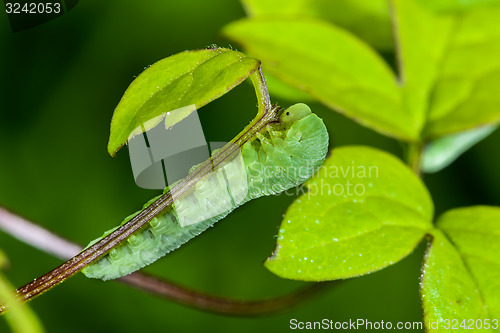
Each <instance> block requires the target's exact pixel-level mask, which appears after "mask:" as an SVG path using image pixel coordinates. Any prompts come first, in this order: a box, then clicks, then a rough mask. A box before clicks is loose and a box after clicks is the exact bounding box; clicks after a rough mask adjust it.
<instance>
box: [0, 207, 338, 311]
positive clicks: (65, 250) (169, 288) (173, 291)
mask: <svg viewBox="0 0 500 333" xmlns="http://www.w3.org/2000/svg"><path fill="white" fill-rule="evenodd" d="M0 229H2V230H3V231H5V232H6V233H8V234H10V235H11V236H13V237H15V238H17V239H18V240H20V241H22V242H24V243H27V244H29V245H31V246H33V247H35V248H38V249H40V250H42V251H44V252H47V253H49V254H52V255H54V256H55V257H58V258H61V259H65V260H66V259H68V258H71V257H72V256H73V255H74V254H76V253H78V252H79V251H80V250H81V247H80V246H79V245H77V244H75V243H72V242H70V241H68V240H66V239H64V238H62V237H60V236H58V235H56V234H54V233H52V232H50V231H48V230H46V229H44V228H42V227H40V226H38V225H36V224H34V223H33V222H30V221H28V220H26V219H24V218H22V217H20V216H18V215H16V214H14V213H11V212H9V211H7V210H6V209H4V208H2V207H0ZM117 281H119V282H122V283H124V284H126V285H129V286H131V287H134V288H137V289H139V290H143V291H146V292H149V293H151V294H153V295H157V296H161V297H163V298H166V299H168V300H171V301H174V302H177V303H180V304H182V305H186V306H189V307H192V308H196V309H200V310H205V311H210V312H215V313H219V314H224V315H235V316H256V315H265V314H270V313H274V312H278V311H283V310H285V309H288V308H290V307H292V306H295V305H297V304H299V303H301V302H303V301H304V300H306V299H308V298H310V297H312V296H314V295H316V294H318V293H319V292H320V291H322V290H324V289H325V288H326V287H327V286H331V285H332V284H328V283H316V284H312V285H309V286H307V287H304V288H302V289H299V290H297V291H295V292H293V293H291V294H288V295H284V296H280V297H276V298H270V299H264V300H255V301H243V300H232V299H228V298H221V297H217V296H212V295H207V294H204V293H201V292H197V291H193V290H190V289H187V288H185V287H182V286H179V285H176V284H175V283H173V282H171V281H167V280H164V279H160V278H157V277H154V276H151V275H146V274H144V273H133V274H130V275H127V276H124V277H122V278H120V279H117ZM2 310H4V309H2V308H1V307H0V313H1V312H2Z"/></svg>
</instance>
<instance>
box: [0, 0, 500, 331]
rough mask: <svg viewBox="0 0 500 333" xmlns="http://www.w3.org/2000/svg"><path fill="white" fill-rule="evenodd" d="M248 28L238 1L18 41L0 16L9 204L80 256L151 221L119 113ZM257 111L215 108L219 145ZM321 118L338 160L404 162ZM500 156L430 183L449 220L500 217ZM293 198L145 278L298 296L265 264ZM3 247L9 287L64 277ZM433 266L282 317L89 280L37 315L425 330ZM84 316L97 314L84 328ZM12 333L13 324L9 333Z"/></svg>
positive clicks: (246, 214) (242, 326) (85, 22)
mask: <svg viewBox="0 0 500 333" xmlns="http://www.w3.org/2000/svg"><path fill="white" fill-rule="evenodd" d="M428 2H429V3H432V4H434V3H437V2H433V1H428ZM458 2H459V1H456V3H458ZM460 2H461V3H465V2H462V1H460ZM481 2H486V1H481ZM439 3H446V1H440V2H439ZM468 3H471V2H470V1H469V2H468ZM436 6H437V5H436ZM442 8H444V9H446V6H442ZM244 15H245V13H244V11H243V8H242V7H241V6H240V4H239V3H238V2H236V1H234V0H214V1H210V2H208V1H201V0H190V1H184V2H181V1H161V0H155V1H150V2H148V3H147V4H143V3H141V4H138V3H137V2H133V1H113V0H111V1H107V2H102V1H85V2H80V3H79V4H78V5H77V6H76V7H75V8H74V9H73V10H71V11H70V12H69V13H68V14H65V15H63V16H61V17H60V18H58V19H55V20H53V21H51V22H48V23H47V24H44V25H41V26H38V27H36V28H33V29H29V30H25V31H22V32H18V33H12V31H11V30H10V27H9V24H8V20H7V18H6V17H5V16H2V15H0V17H1V18H0V45H1V46H0V47H1V49H2V50H4V51H3V52H0V59H1V62H0V68H1V69H0V71H1V73H2V80H0V96H1V97H0V101H1V103H2V104H1V105H2V107H1V110H0V152H1V155H0V204H1V205H3V206H6V207H8V208H10V209H12V210H14V211H17V212H18V213H20V214H21V215H23V216H26V217H28V218H30V219H32V220H34V221H36V222H37V223H39V224H40V225H42V226H44V227H47V228H49V229H51V230H54V231H57V232H58V233H59V234H61V235H63V236H64V237H67V238H69V239H71V240H74V241H77V242H79V243H81V244H84V243H86V242H88V240H89V239H93V238H95V237H96V236H98V235H99V234H100V233H101V232H102V230H104V229H107V228H110V227H112V226H114V225H116V224H117V223H118V222H119V221H121V220H122V218H123V217H124V216H126V215H128V214H129V213H131V212H133V211H135V210H136V209H138V208H140V206H141V204H142V203H143V202H145V201H147V200H148V199H149V198H150V197H152V196H153V195H155V194H157V192H154V191H148V190H144V189H140V188H138V187H136V186H135V184H134V181H133V177H132V173H131V170H130V164H129V161H128V158H127V154H126V153H124V152H123V153H122V154H120V155H121V156H120V155H119V156H118V157H117V158H115V159H111V158H110V157H109V156H108V155H107V152H106V142H107V138H108V135H109V125H110V121H111V115H112V112H113V109H114V108H115V106H116V105H117V104H118V101H119V99H120V97H121V96H122V94H123V91H125V89H126V88H127V86H128V85H129V84H130V82H131V81H132V80H133V78H134V76H135V75H138V74H139V73H140V72H141V71H142V70H143V68H144V67H145V66H148V65H150V64H152V63H154V62H155V61H157V60H159V59H162V58H164V57H166V56H168V55H171V54H174V53H177V52H180V51H183V50H185V49H197V48H200V47H204V46H208V45H211V44H213V43H214V42H216V43H218V44H219V45H223V46H225V45H227V41H225V40H224V39H222V38H221V37H220V35H219V31H220V29H221V28H222V27H223V26H224V25H226V24H228V23H230V22H232V21H234V20H237V19H240V18H242V17H244ZM366 22H367V24H369V23H370V22H369V21H366ZM179 31H182V33H180V32H179ZM388 52H389V54H390V52H391V51H388ZM384 58H386V55H384ZM272 98H273V100H274V101H276V102H279V104H280V105H282V106H287V105H289V104H291V103H292V102H294V100H292V99H290V96H288V97H287V98H285V97H281V96H272ZM255 105H256V101H255V97H254V92H253V89H252V88H250V86H245V85H240V86H238V87H237V88H235V89H234V90H233V91H232V92H230V93H229V94H227V95H225V96H224V97H223V98H221V99H219V100H217V101H215V102H212V103H210V104H208V105H207V106H205V107H204V109H205V108H206V110H204V111H203V112H201V113H200V117H201V119H202V122H203V126H204V130H205V134H206V136H207V139H208V140H209V141H223V140H227V139H229V138H232V137H233V136H234V135H235V134H236V133H238V132H239V130H240V129H241V128H243V127H244V126H245V125H246V124H247V123H248V121H250V120H251V119H252V118H253V116H254V115H255V113H256V107H255ZM311 106H312V108H313V110H314V112H316V113H317V114H318V115H320V116H321V117H322V118H323V119H324V120H325V123H326V124H327V126H328V128H329V132H330V133H331V147H334V146H342V145H346V144H364V145H370V146H374V147H377V148H379V149H382V150H386V151H390V152H393V153H396V154H400V146H399V144H398V143H397V142H395V141H394V140H392V139H389V138H387V137H384V136H381V135H379V134H378V133H375V132H373V131H372V130H369V129H367V128H365V127H361V126H359V125H358V124H356V123H355V122H353V121H351V120H349V119H346V118H345V117H343V116H341V115H339V114H336V113H332V112H331V111H330V110H328V109H327V108H325V107H324V106H322V105H321V104H316V103H315V104H312V105H311ZM205 111H206V112H205ZM229 113H230V114H231V117H230V119H229V117H227V115H228V114H229ZM207 115H209V116H207ZM222 119H224V120H222ZM499 143H500V133H499V132H498V131H497V132H495V133H494V134H492V135H491V136H490V137H488V138H487V139H485V140H484V141H482V142H480V143H479V144H478V145H477V146H475V147H474V148H472V149H471V150H470V151H468V152H466V153H465V154H464V155H463V156H462V157H460V158H459V159H458V160H457V162H456V163H454V164H453V165H452V166H450V167H449V168H447V169H445V170H444V171H442V172H440V173H438V174H435V175H429V176H426V178H425V182H426V184H427V186H428V187H429V188H430V191H431V193H433V198H434V199H435V205H436V210H437V212H438V213H441V212H443V211H444V210H447V209H449V208H452V207H457V206H465V205H473V204H489V205H499V204H500V199H499V198H500V175H499V174H498V170H499V169H500V159H499V157H498V156H497V155H495V154H492V152H494V151H497V150H498V144H499ZM457 179H458V180H459V181H457ZM293 199H294V198H293V197H289V196H285V195H281V196H277V197H272V198H263V199H260V200H257V201H255V202H252V203H249V204H248V205H246V206H244V207H241V208H239V209H238V210H236V211H235V212H234V213H233V214H232V215H231V216H230V217H228V218H227V219H225V221H223V222H221V223H220V224H219V225H218V226H217V227H216V228H214V229H213V230H210V231H208V232H206V233H204V235H203V237H199V238H196V239H195V240H193V241H192V242H190V244H189V245H186V246H184V247H182V248H180V249H179V250H178V251H176V252H175V253H173V254H171V255H169V256H168V257H166V258H165V259H163V260H161V261H158V262H157V263H155V264H154V265H152V266H151V267H150V268H148V269H147V270H148V271H150V272H154V273H158V274H161V275H163V276H166V277H168V278H171V279H173V280H175V281H178V282H180V283H183V284H186V285H189V286H191V287H193V288H197V289H201V290H204V291H207V292H211V293H217V294H221V295H226V296H231V297H241V298H259V297H268V296H271V295H277V294H283V293H285V292H287V291H289V290H292V289H294V288H295V287H297V286H300V285H301V283H300V282H295V281H289V280H283V279H280V278H278V277H276V276H274V275H273V274H271V273H269V272H268V271H267V270H266V269H265V268H264V267H262V265H261V263H262V261H263V260H264V259H265V258H266V257H267V256H268V255H269V253H270V252H271V251H272V249H273V247H274V243H275V238H274V235H276V233H277V231H278V226H279V223H280V221H281V218H282V214H283V213H284V212H285V209H286V207H287V206H288V205H289V204H290V203H291V202H292V200H293ZM0 248H2V249H4V250H5V251H6V252H7V254H8V256H9V259H10V262H11V265H10V268H9V269H8V270H6V271H5V274H6V275H7V277H8V278H9V280H10V281H11V282H12V283H13V284H14V285H16V286H20V285H22V284H24V283H26V282H28V281H30V280H31V279H33V278H34V277H36V276H39V275H41V274H43V273H45V272H47V271H48V270H49V269H51V268H53V267H55V266H56V265H58V264H60V261H59V260H57V259H54V258H51V257H49V256H48V255H46V254H44V253H41V252H39V251H37V250H34V249H31V248H30V247H29V246H27V245H25V244H21V243H19V242H18V241H16V240H14V239H12V238H11V237H9V236H7V235H5V234H3V233H0ZM422 253H423V247H422V246H420V247H419V248H418V249H417V250H416V251H415V253H413V254H411V255H410V256H409V257H407V258H406V259H405V260H403V261H402V262H400V263H398V264H396V265H394V266H391V267H389V268H387V269H385V270H383V271H381V272H378V273H376V274H371V275H368V276H364V277H362V278H357V279H352V280H350V281H348V282H346V283H344V284H342V285H341V286H340V287H338V288H335V289H332V290H330V291H328V292H325V293H324V295H322V296H321V297H319V298H317V299H315V300H312V301H310V302H308V303H306V304H304V305H303V306H301V307H299V308H297V309H294V310H292V311H290V312H288V313H284V314H280V315H277V316H273V317H265V318H257V319H248V318H244V319H242V318H227V317H221V316H218V315H212V314H207V313H202V312H199V311H196V310H192V309H188V308H185V307H182V306H179V305H176V304H173V303H170V302H166V301H164V300H161V299H158V298H155V297H153V296H150V295H147V294H144V293H142V292H138V291H135V290H132V289H130V288H128V287H125V286H122V285H119V284H116V283H113V282H101V281H92V280H89V279H86V278H84V277H82V276H77V277H75V278H73V279H71V280H69V281H68V282H66V283H65V284H63V285H61V286H59V287H57V288H55V289H54V290H52V291H51V292H50V293H47V294H46V295H44V296H43V297H40V298H39V299H37V300H35V301H34V302H32V303H31V304H30V305H31V307H32V308H34V310H35V311H36V313H37V314H38V315H39V317H40V318H41V320H42V322H43V324H44V326H45V327H46V331H47V332H66V331H67V330H68V327H71V331H72V332H75V333H78V332H89V331H92V332H109V331H112V332H117V331H119V332H125V333H126V332H136V331H137V330H143V329H144V328H145V325H147V327H148V329H150V330H153V329H157V330H167V331H173V332H204V331H217V332H234V331H238V332H254V331H257V330H265V331H275V332H285V331H288V327H289V320H290V319H291V318H297V319H299V320H321V319H323V318H331V319H335V320H339V321H343V320H349V319H353V318H357V317H363V318H366V319H367V320H371V321H379V320H382V319H383V320H385V321H394V322H395V321H420V320H421V305H420V301H419V294H418V279H417V276H418V274H419V271H420V262H421V257H422ZM389 286H390V287H389ZM381 302H383V306H381ZM131 309H132V310H131ZM132 312H133V313H132ZM82 313H85V314H87V315H86V316H85V320H82V315H81V314H82ZM124 314H127V315H126V316H124ZM75 322H78V325H74V324H75ZM7 330H8V328H7V326H6V323H5V321H4V320H3V318H2V319H1V320H0V331H1V332H4V331H7ZM361 332H362V331H361Z"/></svg>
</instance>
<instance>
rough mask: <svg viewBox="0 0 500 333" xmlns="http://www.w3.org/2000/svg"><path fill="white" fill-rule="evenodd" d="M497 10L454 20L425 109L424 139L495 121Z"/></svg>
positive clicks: (498, 105) (499, 113)
mask: <svg viewBox="0 0 500 333" xmlns="http://www.w3.org/2000/svg"><path fill="white" fill-rule="evenodd" d="M499 20H500V6H494V7H493V6H489V7H484V8H483V7H481V8H478V9H475V10H471V11H467V12H466V13H464V14H463V15H462V16H460V17H458V18H457V19H456V24H455V27H454V29H453V31H454V35H453V36H452V37H451V38H450V41H449V42H448V50H447V52H446V56H445V57H444V59H443V61H442V65H441V67H440V73H439V75H438V80H437V82H436V84H435V89H434V92H433V98H432V101H431V105H430V110H429V117H428V121H429V123H428V125H427V127H426V130H425V137H426V138H427V139H434V138H437V137H440V136H444V135H447V134H452V133H457V132H461V131H465V130H468V129H472V128H474V127H478V126H484V125H487V124H496V123H498V122H500V94H498V87H499V86H500V60H499V59H500V28H499V25H498V22H499Z"/></svg>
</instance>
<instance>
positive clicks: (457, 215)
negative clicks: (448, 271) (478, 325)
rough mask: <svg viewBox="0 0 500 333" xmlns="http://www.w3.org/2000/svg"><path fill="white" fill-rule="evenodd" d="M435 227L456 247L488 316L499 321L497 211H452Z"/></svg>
mask: <svg viewBox="0 0 500 333" xmlns="http://www.w3.org/2000/svg"><path fill="white" fill-rule="evenodd" d="M437 226H438V227H439V228H440V229H442V230H443V232H444V233H445V234H446V236H448V238H449V239H450V240H451V242H452V243H453V244H454V245H455V247H456V248H457V250H458V253H459V254H460V256H461V258H462V260H463V262H464V264H465V266H466V268H467V272H468V274H469V275H470V276H471V278H472V280H473V281H474V283H475V289H477V290H478V293H479V294H480V296H481V299H482V301H483V304H482V305H483V307H484V308H485V309H486V311H487V313H488V314H489V317H490V318H492V319H493V318H497V319H500V208H499V207H487V206H475V207H468V208H460V209H454V210H451V211H449V212H447V213H445V214H443V216H441V218H440V219H439V221H438V223H437ZM459 305H460V306H461V304H459ZM472 318H474V317H472Z"/></svg>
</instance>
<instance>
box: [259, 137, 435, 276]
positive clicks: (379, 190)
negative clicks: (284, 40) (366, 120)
mask: <svg viewBox="0 0 500 333" xmlns="http://www.w3.org/2000/svg"><path fill="white" fill-rule="evenodd" d="M306 186H307V188H308V190H309V191H308V192H307V193H305V194H303V195H302V196H301V197H299V198H298V199H297V200H295V202H294V203H293V204H292V205H291V206H290V207H289V209H288V210H287V212H286V214H285V216H284V218H283V222H282V224H281V228H280V231H279V235H278V243H277V246H276V251H275V252H274V253H273V255H272V256H271V257H270V258H268V260H267V261H266V263H265V265H266V267H267V268H268V269H269V270H270V271H271V272H273V273H274V274H277V275H279V276H281V277H284V278H289V279H297V280H308V281H321V280H334V279H344V278H349V277H353V276H358V275H362V274H367V273H370V272H373V271H377V270H380V269H382V268H384V267H386V266H389V265H391V264H394V263H395V262H397V261H399V260H401V259H402V258H403V257H405V256H406V255H408V254H409V253H410V252H411V251H412V250H413V249H414V248H415V246H416V245H417V244H418V243H419V242H420V241H421V240H422V238H423V237H424V236H425V234H426V233H427V232H428V231H429V230H430V229H432V223H431V221H432V216H433V204H432V201H431V198H430V196H429V193H428V192H427V189H426V188H425V187H424V185H423V184H422V182H421V181H420V179H418V178H417V177H416V176H415V174H414V173H412V171H411V170H410V169H408V167H406V166H405V165H404V164H403V163H402V162H401V161H400V160H398V159H397V158H395V157H394V156H392V155H390V154H387V153H384V152H382V151H379V150H376V149H372V148H368V147H354V146H353V147H343V148H338V149H335V150H333V151H332V153H331V156H330V157H329V158H328V159H327V160H326V161H325V163H324V164H323V166H322V167H321V168H320V170H319V171H318V172H317V173H316V174H315V175H314V176H313V177H312V178H311V179H310V180H308V181H307V182H306Z"/></svg>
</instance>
